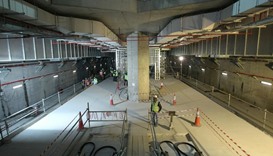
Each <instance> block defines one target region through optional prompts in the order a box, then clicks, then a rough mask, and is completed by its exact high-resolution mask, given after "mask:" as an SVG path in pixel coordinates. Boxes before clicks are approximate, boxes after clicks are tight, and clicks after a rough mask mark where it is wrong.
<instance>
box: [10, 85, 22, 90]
mask: <svg viewBox="0 0 273 156" xmlns="http://www.w3.org/2000/svg"><path fill="white" fill-rule="evenodd" d="M22 86H23V85H22V84H20V85H17V86H13V87H12V88H13V89H17V88H21V87H22Z"/></svg>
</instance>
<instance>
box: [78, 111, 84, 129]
mask: <svg viewBox="0 0 273 156" xmlns="http://www.w3.org/2000/svg"><path fill="white" fill-rule="evenodd" d="M79 118H80V119H79V128H78V130H82V129H83V128H84V126H83V122H82V114H81V112H79Z"/></svg>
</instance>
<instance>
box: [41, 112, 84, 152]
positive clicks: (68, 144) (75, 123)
mask: <svg viewBox="0 0 273 156" xmlns="http://www.w3.org/2000/svg"><path fill="white" fill-rule="evenodd" d="M86 113H87V110H85V111H84V112H83V114H81V113H79V114H77V115H75V116H74V118H73V119H72V120H71V121H70V122H69V123H68V125H67V126H66V127H65V128H64V129H63V130H62V131H61V132H60V133H59V134H58V136H57V137H56V138H55V139H54V140H53V141H52V142H51V143H49V144H48V146H46V147H45V148H44V150H43V152H42V153H41V154H40V156H44V155H50V156H67V155H69V154H70V153H71V149H72V147H73V146H74V145H75V144H76V143H77V142H78V141H79V139H80V136H81V135H83V134H84V133H81V130H82V129H80V127H79V125H80V123H81V122H82V123H83V125H82V126H83V127H84V125H86V123H87V121H88V120H87V119H86V120H85V121H83V119H82V117H83V116H84V115H85V114H86ZM83 127H82V128H83Z"/></svg>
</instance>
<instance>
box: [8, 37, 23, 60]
mask: <svg viewBox="0 0 273 156" xmlns="http://www.w3.org/2000/svg"><path fill="white" fill-rule="evenodd" d="M9 45H10V52H11V60H22V58H23V51H22V40H21V39H9Z"/></svg>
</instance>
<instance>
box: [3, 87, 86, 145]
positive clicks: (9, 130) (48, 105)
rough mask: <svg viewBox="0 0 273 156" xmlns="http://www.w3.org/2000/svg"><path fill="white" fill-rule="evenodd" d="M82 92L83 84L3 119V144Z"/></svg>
mask: <svg viewBox="0 0 273 156" xmlns="http://www.w3.org/2000/svg"><path fill="white" fill-rule="evenodd" d="M81 90H82V85H81V82H80V83H76V84H73V85H72V86H69V87H67V88H66V89H63V90H62V91H59V92H57V93H55V94H52V95H50V96H48V97H46V98H44V99H41V100H40V101H38V102H36V103H34V104H32V105H30V106H29V107H26V108H24V109H22V110H20V111H18V112H16V113H14V114H12V115H10V116H8V117H6V118H4V119H2V120H1V122H0V137H1V138H0V139H1V142H2V143H4V142H5V139H7V138H8V137H9V136H11V135H12V134H14V133H15V132H17V131H18V130H19V129H20V128H21V127H22V126H23V125H25V124H27V123H29V122H31V121H32V120H34V119H35V118H36V117H38V116H40V115H43V114H44V113H45V112H46V111H47V110H50V109H52V108H53V107H55V106H56V105H58V104H62V103H64V102H65V101H66V100H67V99H69V98H70V97H71V96H74V95H76V94H78V92H79V91H81Z"/></svg>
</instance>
